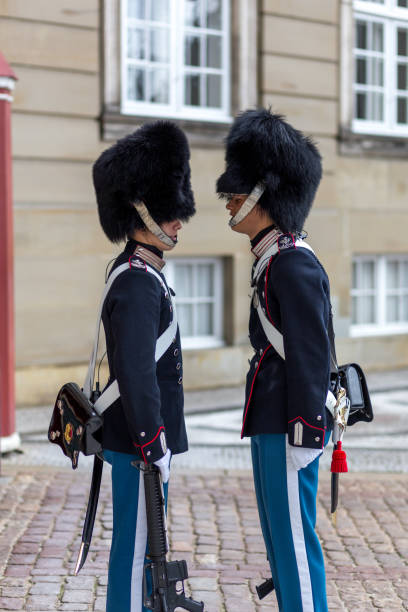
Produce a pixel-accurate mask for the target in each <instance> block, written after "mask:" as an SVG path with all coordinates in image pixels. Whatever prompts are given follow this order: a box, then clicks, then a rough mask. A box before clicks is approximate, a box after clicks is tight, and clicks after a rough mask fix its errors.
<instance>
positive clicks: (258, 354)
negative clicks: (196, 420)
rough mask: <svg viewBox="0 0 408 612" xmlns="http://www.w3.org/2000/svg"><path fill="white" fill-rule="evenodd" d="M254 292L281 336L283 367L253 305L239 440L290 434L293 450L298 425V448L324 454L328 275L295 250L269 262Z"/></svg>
mask: <svg viewBox="0 0 408 612" xmlns="http://www.w3.org/2000/svg"><path fill="white" fill-rule="evenodd" d="M255 263H256V262H255ZM257 289H258V295H259V299H260V303H261V306H262V307H263V309H264V312H265V314H266V315H267V317H268V318H269V320H270V321H271V322H272V323H273V325H274V326H275V327H276V328H277V329H278V330H279V331H280V332H281V333H282V334H283V341H284V348H285V361H284V360H283V359H282V358H281V357H280V356H279V355H278V353H277V352H276V351H275V349H274V348H273V347H272V346H271V345H270V343H269V341H268V339H267V338H266V336H265V333H264V331H263V328H262V326H261V323H260V320H259V317H258V313H257V311H256V308H255V307H254V305H253V304H251V311H250V321H249V336H250V341H251V344H252V346H253V348H254V350H255V355H254V356H253V358H252V360H251V363H250V369H249V372H248V374H247V382H246V401H245V409H244V418H243V427H242V437H244V436H253V435H256V434H263V433H286V432H288V434H289V436H288V437H289V443H290V444H293V443H294V430H295V425H296V423H298V422H300V423H301V424H302V431H303V437H302V442H301V444H300V446H303V447H307V448H322V446H323V443H324V436H325V433H326V429H327V417H326V409H325V402H326V396H327V391H328V389H329V378H330V341H329V337H328V331H327V330H328V322H329V315H330V288H329V280H328V277H327V274H326V272H325V271H324V269H323V267H322V265H321V264H320V262H319V261H318V259H317V258H316V256H315V255H314V254H313V253H312V252H311V251H309V250H306V249H305V248H296V247H294V246H293V247H291V248H287V249H285V250H282V251H281V252H280V253H277V254H276V255H275V256H273V257H272V259H271V260H270V261H269V265H268V266H267V268H266V269H265V271H264V272H263V273H262V274H261V276H260V278H259V280H258V283H257Z"/></svg>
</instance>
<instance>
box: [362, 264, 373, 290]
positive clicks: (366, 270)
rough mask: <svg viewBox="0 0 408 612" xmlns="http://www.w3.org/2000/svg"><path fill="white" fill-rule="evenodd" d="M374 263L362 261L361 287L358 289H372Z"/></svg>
mask: <svg viewBox="0 0 408 612" xmlns="http://www.w3.org/2000/svg"><path fill="white" fill-rule="evenodd" d="M374 288H375V279H374V262H373V261H363V262H362V264H361V287H359V289H374Z"/></svg>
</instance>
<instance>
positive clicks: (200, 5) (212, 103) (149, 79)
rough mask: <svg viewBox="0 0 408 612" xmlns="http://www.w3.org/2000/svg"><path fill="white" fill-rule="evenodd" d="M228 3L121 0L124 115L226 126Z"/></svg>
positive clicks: (216, 1) (219, 1)
mask: <svg viewBox="0 0 408 612" xmlns="http://www.w3.org/2000/svg"><path fill="white" fill-rule="evenodd" d="M229 24H230V17H229V0H122V37H121V40H122V103H121V106H122V112H123V113H125V114H138V115H151V116H165V117H173V118H189V119H200V120H207V121H211V120H213V121H217V120H218V121H225V120H226V119H227V118H228V116H229V112H230V110H229V80H230V79H229V46H230V32H229Z"/></svg>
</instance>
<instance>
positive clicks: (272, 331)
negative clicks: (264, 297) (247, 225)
mask: <svg viewBox="0 0 408 612" xmlns="http://www.w3.org/2000/svg"><path fill="white" fill-rule="evenodd" d="M295 247H296V248H298V247H300V248H303V249H308V250H309V251H311V252H312V253H313V254H314V251H313V249H312V247H311V246H310V245H309V244H307V242H305V241H304V240H302V239H298V240H296V242H295ZM278 251H279V247H278V243H277V242H275V243H274V244H272V245H271V246H270V247H269V249H268V250H267V251H265V253H264V254H263V255H262V257H260V258H259V261H257V263H256V266H255V268H254V270H253V273H252V280H253V282H254V281H255V287H254V292H253V296H252V297H253V299H252V303H253V304H254V306H255V307H256V311H257V313H258V317H259V321H260V323H261V325H262V329H263V331H264V333H265V336H266V337H267V339H268V340H269V342H270V344H271V345H272V346H273V348H274V349H275V351H276V352H277V353H278V355H279V356H280V357H281V358H282V359H283V360H285V347H284V344H283V335H282V334H281V332H280V331H279V330H278V329H276V327H275V326H274V325H272V323H271V322H270V321H269V319H268V317H267V316H266V314H265V312H264V311H263V309H262V306H261V303H260V300H259V296H258V291H257V286H256V283H257V282H258V280H259V278H260V277H261V274H262V272H263V271H264V270H265V268H266V267H267V265H268V263H269V261H270V259H271V258H272V257H273V256H274V255H276V253H277V252H278ZM330 344H331V339H330ZM335 405H336V398H335V397H334V394H333V393H332V392H331V391H330V390H329V391H328V392H327V397H326V408H327V409H328V410H329V412H330V413H331V414H332V415H333V412H334V407H335Z"/></svg>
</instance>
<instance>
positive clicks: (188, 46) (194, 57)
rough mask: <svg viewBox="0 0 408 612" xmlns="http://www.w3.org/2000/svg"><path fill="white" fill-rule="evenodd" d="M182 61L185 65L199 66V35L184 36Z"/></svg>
mask: <svg viewBox="0 0 408 612" xmlns="http://www.w3.org/2000/svg"><path fill="white" fill-rule="evenodd" d="M184 62H185V64H186V66H201V38H200V37H199V36H186V39H185V56H184Z"/></svg>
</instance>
